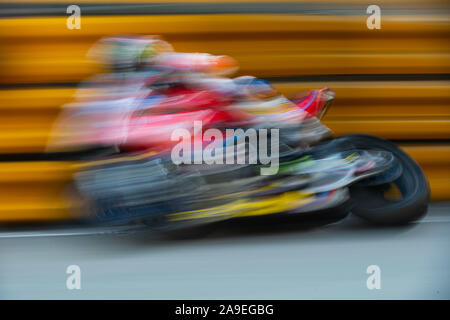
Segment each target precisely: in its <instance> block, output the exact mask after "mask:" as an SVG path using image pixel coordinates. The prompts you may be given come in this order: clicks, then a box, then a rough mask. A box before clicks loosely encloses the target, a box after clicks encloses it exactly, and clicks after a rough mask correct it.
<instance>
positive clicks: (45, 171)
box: [0, 144, 450, 223]
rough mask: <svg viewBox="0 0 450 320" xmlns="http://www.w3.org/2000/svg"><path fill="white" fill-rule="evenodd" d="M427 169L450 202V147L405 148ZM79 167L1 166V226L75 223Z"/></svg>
mask: <svg viewBox="0 0 450 320" xmlns="http://www.w3.org/2000/svg"><path fill="white" fill-rule="evenodd" d="M404 150H405V151H406V152H408V153H409V154H410V155H411V156H413V157H414V158H415V159H416V161H417V162H418V163H419V164H420V165H421V166H422V167H423V168H424V171H425V173H426V174H427V177H428V179H429V182H430V186H431V198H432V199H433V200H447V199H449V198H450V166H449V162H450V144H441V145H438V144H435V145H405V146H404ZM75 168H76V163H72V162H18V163H15V162H12V163H8V162H3V163H0V223H7V222H21V221H51V220H60V219H71V218H73V217H74V215H73V213H74V211H73V210H75V208H76V207H77V206H78V205H79V203H77V202H76V201H74V200H72V199H70V197H68V195H69V194H70V193H69V189H68V185H69V183H70V181H71V177H72V174H73V173H74V171H75Z"/></svg>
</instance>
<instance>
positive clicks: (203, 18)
mask: <svg viewBox="0 0 450 320" xmlns="http://www.w3.org/2000/svg"><path fill="white" fill-rule="evenodd" d="M24 2H26V1H24ZM45 2H46V3H47V4H46V5H42V4H39V1H30V4H28V5H23V6H18V5H16V6H15V5H14V4H8V7H5V10H2V12H6V13H5V14H3V15H2V17H3V18H2V19H1V20H0V43H1V44H0V50H1V55H2V58H1V59H0V70H1V74H0V82H1V83H2V91H1V94H0V113H1V126H0V152H1V153H2V154H3V155H2V158H3V159H4V160H6V161H5V162H3V163H2V164H1V166H2V170H4V172H10V171H11V172H17V174H19V172H20V170H22V171H21V172H22V173H20V175H21V177H23V178H20V179H17V180H15V179H14V178H13V177H11V178H10V179H3V180H2V182H1V188H2V190H9V192H8V193H7V195H6V193H4V192H2V194H4V198H5V199H4V200H5V201H4V202H2V205H1V206H0V211H1V212H2V214H1V215H0V219H2V220H8V221H11V220H15V219H17V220H24V219H33V220H36V219H38V220H39V219H40V218H42V219H49V218H55V219H59V218H62V217H68V215H67V211H66V209H64V208H69V207H70V206H71V205H72V204H70V203H66V201H65V200H63V197H62V196H61V194H63V193H64V191H63V190H64V187H63V186H64V184H65V183H66V182H67V181H68V180H70V173H71V170H70V165H69V164H66V163H61V167H62V168H67V169H61V170H66V171H65V173H64V174H62V176H64V177H61V180H58V179H56V178H55V179H47V177H45V175H44V174H41V172H43V171H41V170H45V169H43V167H45V166H47V164H46V163H45V162H43V163H41V162H17V163H16V162H11V161H12V160H14V161H23V159H26V160H27V161H28V160H30V159H31V160H33V159H34V160H54V158H49V156H48V155H42V152H43V151H44V150H45V146H46V144H47V141H48V138H49V134H50V131H51V128H52V124H53V122H54V121H55V119H56V117H57V115H58V112H59V108H60V107H61V106H62V105H64V104H66V103H68V102H71V101H73V100H72V99H73V94H74V92H75V89H74V86H75V85H76V84H77V83H78V82H79V81H82V80H84V79H86V78H87V77H89V76H91V75H93V74H96V73H98V72H100V71H101V69H99V67H98V66H97V65H96V64H94V63H92V62H91V61H90V60H89V59H87V57H86V53H87V51H88V50H89V48H90V47H91V46H92V44H93V43H94V42H95V41H97V40H98V39H100V38H101V37H103V36H105V35H111V34H124V33H127V34H136V33H137V34H147V33H151V34H154V33H158V34H161V35H162V36H164V38H165V39H167V40H168V41H170V42H171V43H172V44H173V46H174V48H175V49H176V50H177V51H183V52H209V53H212V54H227V55H230V56H233V57H234V58H235V59H236V60H237V61H238V63H239V65H240V71H239V72H240V73H241V74H254V75H256V76H264V77H270V78H271V80H272V82H273V83H274V86H275V87H276V88H277V89H278V90H279V91H280V92H281V93H283V94H285V95H290V94H291V93H293V92H296V91H302V90H311V89H313V88H317V87H321V86H325V85H326V86H328V87H330V88H332V89H334V90H335V91H336V95H337V99H336V102H335V106H334V108H332V109H331V110H330V112H329V113H328V114H327V115H326V117H325V119H324V123H325V124H326V125H327V126H329V127H330V128H331V129H332V130H333V131H334V132H335V133H336V134H337V135H342V134H347V133H350V132H366V133H370V134H376V135H378V136H381V137H384V138H389V139H394V140H395V139H399V140H403V142H402V143H403V144H402V145H404V146H405V148H406V149H405V150H407V151H408V152H410V153H411V154H412V155H413V156H415V157H416V160H417V161H418V162H419V163H420V164H421V165H422V166H424V169H425V171H426V173H427V175H428V178H429V180H430V184H431V189H432V197H433V198H434V199H436V200H441V199H450V193H449V191H448V190H450V188H449V185H450V172H449V166H448V163H449V156H448V153H447V152H446V150H447V149H448V148H449V144H448V141H447V140H448V139H449V138H450V132H449V129H448V128H450V125H449V120H450V114H449V110H450V109H449V108H448V103H449V100H450V97H449V94H448V92H449V90H448V87H449V84H450V81H449V78H448V74H449V59H448V57H449V53H450V50H449V49H450V47H449V45H448V43H449V42H448V41H447V40H448V36H449V33H450V27H449V7H448V3H447V2H446V1H427V2H422V1H381V2H379V3H380V6H381V9H382V18H381V29H380V30H368V29H367V27H366V19H367V16H368V15H367V14H366V13H365V9H366V3H365V2H363V1H358V0H352V1H345V2H343V1H318V2H316V4H311V3H302V2H300V1H286V2H287V3H288V4H281V5H280V4H278V3H275V2H273V1H248V3H250V4H251V5H249V6H243V5H240V4H236V3H235V2H236V1H222V2H223V3H224V5H221V6H218V5H215V4H214V3H213V2H210V1H196V2H200V3H203V7H202V6H197V7H196V6H194V5H192V4H191V3H190V2H189V1H157V2H155V3H162V4H164V3H168V2H177V3H178V2H180V4H179V5H176V6H175V7H176V8H177V9H176V10H178V11H180V12H183V10H184V12H187V13H190V14H185V15H183V14H179V12H176V14H173V15H172V14H170V12H169V11H167V12H166V13H165V14H164V10H169V9H167V8H168V7H161V6H156V7H155V6H153V7H149V6H147V9H145V10H143V9H142V8H141V9H140V10H141V12H143V14H144V15H142V13H141V15H133V16H126V15H124V14H126V12H127V10H131V9H130V6H129V4H126V3H125V4H124V3H122V5H124V6H125V9H124V7H121V13H120V14H121V16H117V15H114V14H115V13H114V12H116V14H117V10H116V11H114V10H112V8H113V6H112V4H113V3H114V4H116V5H120V1H95V2H96V3H101V4H102V6H103V7H102V6H100V7H99V6H97V9H95V10H97V11H92V10H94V9H92V8H90V7H89V6H88V4H89V2H90V1H81V2H80V3H82V4H81V8H82V12H84V13H86V16H83V17H82V28H81V29H80V30H68V29H67V28H66V27H65V26H66V13H65V8H66V6H65V2H64V1H45ZM134 2H136V3H140V4H144V5H146V3H147V5H151V4H152V3H151V2H149V1H134ZM52 3H53V4H52ZM85 3H86V7H83V4H85ZM108 3H111V4H108ZM226 3H229V5H228V7H227V5H226ZM258 4H264V6H258ZM127 5H128V6H129V7H128V9H126V6H127ZM92 7H94V6H92ZM231 7H233V9H230V8H231ZM406 7H407V9H406ZM17 8H21V10H18V9H17ZM52 8H53V9H52ZM54 8H56V9H54ZM99 8H100V9H99ZM183 8H184V9H183ZM227 8H228V9H227ZM258 8H259V9H258ZM6 9H8V10H6ZM46 10H47V11H46ZM102 10H103V11H102ZM157 10H160V12H162V13H163V14H158V15H152V14H153V13H155V12H157ZM170 10H172V9H170ZM173 10H175V9H173ZM230 10H234V11H230ZM262 10H264V11H262ZM270 10H272V12H274V13H272V14H271V13H270ZM281 11H283V12H281ZM123 12H125V13H123ZM130 12H131V11H130ZM208 12H209V13H208ZM286 12H291V14H286ZM292 12H293V13H292ZM211 13H214V14H211ZM309 13H314V14H309ZM134 14H135V13H134ZM8 15H9V16H10V17H11V18H8ZM50 16H51V17H50ZM412 144H413V147H412V146H411V145H412ZM411 150H415V151H411ZM416 150H420V154H428V153H430V154H431V155H430V156H429V160H426V163H424V160H423V159H424V158H423V157H422V156H419V155H418V152H417V151H416ZM53 166H59V164H57V163H56V162H51V163H49V164H48V167H49V168H53ZM14 170H15V171H14ZM58 170H59V169H58ZM44 172H45V171H44ZM35 174H38V175H39V176H41V177H43V178H40V179H41V180H36V178H35V177H34V175H35ZM36 181H45V183H39V186H40V187H39V188H36V185H37V182H36ZM16 199H17V200H16ZM18 199H21V201H18ZM11 208H16V209H15V210H11Z"/></svg>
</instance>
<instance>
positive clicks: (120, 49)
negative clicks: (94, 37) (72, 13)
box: [89, 36, 173, 72]
mask: <svg viewBox="0 0 450 320" xmlns="http://www.w3.org/2000/svg"><path fill="white" fill-rule="evenodd" d="M172 51H173V48H172V46H171V45H170V44H169V43H167V42H166V41H164V40H162V39H161V38H159V37H157V36H116V37H106V38H103V39H101V40H100V41H99V42H98V43H97V44H96V45H95V46H94V48H93V49H92V50H91V51H90V52H89V56H90V57H93V58H94V59H96V60H97V61H99V62H100V63H101V64H102V65H103V66H105V67H106V68H108V69H110V70H111V71H112V72H130V71H137V70H140V69H142V68H144V67H148V66H150V65H151V64H152V62H153V61H154V59H155V57H156V56H157V55H158V54H159V53H162V52H172Z"/></svg>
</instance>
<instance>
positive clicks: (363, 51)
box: [0, 14, 450, 83]
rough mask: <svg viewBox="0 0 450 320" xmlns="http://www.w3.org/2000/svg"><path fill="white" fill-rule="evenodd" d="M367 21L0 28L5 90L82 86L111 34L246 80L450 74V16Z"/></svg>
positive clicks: (209, 19) (97, 22)
mask: <svg viewBox="0 0 450 320" xmlns="http://www.w3.org/2000/svg"><path fill="white" fill-rule="evenodd" d="M366 19H367V16H320V15H294V14H211V15H207V14H206V15H154V16H108V17H95V16H92V17H91V16H87V17H83V20H82V21H83V27H82V28H81V29H80V30H69V29H68V28H67V27H66V17H51V18H15V19H1V20H0V43H2V46H1V49H2V55H3V59H1V60H0V70H2V71H1V72H2V74H3V76H2V77H1V78H0V81H1V82H2V83H19V82H26V83H30V82H61V81H62V82H64V81H66V82H67V81H80V80H83V79H85V78H86V77H88V76H90V75H92V74H94V73H96V72H98V71H99V69H98V67H97V66H96V65H95V64H94V63H92V62H91V61H89V60H88V59H87V58H86V52H87V50H88V49H89V47H90V46H91V45H92V44H93V43H94V42H95V41H96V40H98V39H99V38H101V37H102V36H105V35H112V34H143V33H144V34H160V35H163V36H164V37H165V38H166V39H167V40H169V41H170V42H171V43H173V44H174V47H175V49H176V50H178V51H185V52H191V51H200V52H211V53H214V54H228V55H231V56H233V57H235V58H236V59H237V61H238V62H239V63H240V65H241V70H240V73H241V74H247V73H249V74H254V75H256V76H264V77H267V76H296V75H313V74H349V73H350V74H393V73H407V74H410V73H449V72H450V44H449V43H448V41H447V40H448V36H449V26H450V20H449V16H448V15H432V16H428V15H411V16H395V15H385V16H383V26H382V28H381V29H380V30H369V29H368V28H367V25H366Z"/></svg>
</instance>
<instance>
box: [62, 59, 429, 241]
mask: <svg viewBox="0 0 450 320" xmlns="http://www.w3.org/2000/svg"><path fill="white" fill-rule="evenodd" d="M177 61H178V60H177ZM145 79H149V77H148V76H147V75H145ZM151 79H152V80H151V81H152V82H151V83H150V84H149V83H148V81H146V83H145V88H147V89H148V90H147V89H144V90H142V87H139V90H137V91H136V90H135V88H134V87H133V86H132V89H130V88H129V87H127V88H126V89H124V88H125V87H124V86H120V87H116V89H117V90H112V91H113V92H114V95H113V96H112V97H111V96H110V95H108V97H107V99H105V98H103V99H98V100H95V99H90V100H89V102H83V104H82V105H83V108H76V106H75V107H74V108H69V112H68V114H69V116H67V114H66V115H65V116H64V117H63V119H64V120H65V122H63V125H62V127H64V128H65V129H66V130H67V129H68V128H69V131H70V134H69V136H70V138H71V140H70V143H72V144H73V143H74V141H75V142H76V143H79V142H80V141H83V144H84V145H89V146H101V150H107V152H104V153H102V154H98V153H96V154H95V155H94V156H91V157H90V158H89V159H88V161H85V162H84V163H83V164H81V165H80V167H79V169H78V171H77V173H76V174H75V175H74V185H75V190H76V193H77V194H78V195H79V197H80V198H81V199H82V203H83V206H82V207H81V210H79V212H78V216H79V217H80V218H82V219H85V220H88V221H90V222H93V223H95V224H98V225H123V224H130V223H136V222H137V223H143V224H145V225H147V226H148V228H149V229H151V230H154V231H160V232H165V233H173V232H175V233H177V232H180V231H185V230H195V229H196V228H198V227H207V228H209V227H210V226H212V225H213V224H214V223H217V222H222V221H236V222H239V221H248V220H249V219H250V220H253V221H255V219H258V220H260V221H267V222H268V223H270V222H271V221H272V220H274V219H275V220H276V219H279V220H280V219H281V220H286V221H289V220H291V219H294V218H296V217H319V216H330V215H331V216H333V217H334V218H335V220H336V218H337V219H342V218H343V217H345V216H346V215H347V214H348V213H349V212H351V213H353V214H355V215H357V216H359V217H361V218H363V219H365V220H367V221H369V222H371V223H375V224H382V225H395V224H405V223H409V222H411V221H414V220H416V219H419V218H420V217H422V216H423V215H424V214H426V211H427V207H428V203H429V194H430V191H429V186H428V182H427V179H426V177H425V175H424V173H423V171H422V170H421V168H420V167H419V166H418V165H417V163H416V162H415V161H414V160H413V159H412V158H411V157H410V156H408V155H407V154H406V153H405V152H404V151H403V150H401V149H400V148H398V147H397V146H396V145H395V144H394V143H392V142H390V141H386V140H383V139H380V138H377V137H374V136H369V135H360V134H353V135H346V136H341V137H338V138H333V137H332V134H331V131H330V130H329V129H328V128H327V127H326V126H324V125H323V124H322V123H321V122H320V120H321V119H322V118H323V116H324V115H325V113H326V111H327V110H328V109H329V108H330V106H331V103H332V102H333V100H334V98H335V94H334V92H333V91H332V90H330V89H328V88H322V89H318V90H314V91H311V92H309V93H307V94H303V95H295V96H294V97H292V98H291V99H287V98H285V97H284V96H282V95H281V94H279V93H278V92H276V90H275V89H274V88H273V87H272V86H271V85H270V83H268V82H267V81H264V80H262V79H257V78H254V77H239V78H235V79H232V80H230V79H208V82H214V81H218V82H219V85H214V86H209V87H208V86H206V87H205V86H201V87H198V86H195V85H194V86H189V85H184V84H180V83H176V84H175V85H173V83H167V82H164V81H160V82H159V83H158V80H157V77H152V78H151ZM155 79H156V80H155ZM222 82H223V83H224V84H226V85H222ZM136 83H138V84H139V83H142V81H136ZM230 83H231V84H232V86H231V87H233V90H231V91H230V90H228V89H229V87H230ZM134 84H135V82H133V85H134ZM224 87H225V88H228V89H226V90H222V89H223V88H224ZM237 87H238V88H239V90H236V88H237ZM217 88H219V90H218V89H217ZM120 90H122V91H124V92H125V94H122V95H121V96H120V98H118V97H117V95H116V93H117V92H116V91H120ZM249 91H251V94H249ZM130 92H131V94H130V95H127V94H128V93H130ZM136 92H138V93H136ZM230 92H233V94H231V93H230ZM236 92H238V93H237V94H236ZM74 110H75V111H74ZM196 122H197V123H198V122H201V128H200V129H199V128H197V127H196V125H195V123H196ZM74 124H75V125H74ZM274 128H276V129H277V130H276V131H272V130H273V129H274ZM176 129H178V130H179V129H182V130H184V131H183V132H184V133H185V134H184V136H185V138H187V140H188V141H189V142H190V143H193V144H194V146H195V145H197V146H200V148H199V149H195V148H194V151H193V152H191V149H190V148H191V147H190V146H191V145H189V152H186V149H183V159H184V160H188V161H185V162H182V163H176V161H174V157H173V150H174V147H175V146H176V145H178V144H179V143H180V141H179V140H177V139H172V138H173V132H174V130H176ZM209 129H214V130H216V131H214V132H215V133H216V135H215V136H214V140H212V139H209V142H211V141H213V142H214V146H215V148H214V149H213V151H212V153H214V159H215V160H216V161H212V162H209V163H204V162H196V161H195V159H196V158H197V156H198V153H199V152H200V153H202V154H203V153H204V152H205V150H207V149H208V148H209V147H210V145H208V144H205V142H204V141H203V137H204V136H205V134H206V133H207V131H208V130H209ZM229 129H233V130H234V131H233V134H232V135H230V136H228V135H226V134H225V132H226V131H227V130H229ZM250 129H254V130H261V132H264V133H265V134H266V135H265V136H256V138H255V139H253V140H252V139H251V138H249V136H248V135H247V133H248V132H249V131H246V130H250ZM222 133H223V134H222ZM262 138H265V140H266V146H269V147H268V150H266V155H265V156H264V155H262V154H261V153H260V152H258V151H259V150H258V147H261V144H260V141H262V140H261V139H262ZM274 142H275V144H274ZM239 143H240V144H239ZM274 146H276V147H274ZM211 150H212V149H211V148H209V151H210V155H211V154H212V153H211ZM228 150H233V153H232V157H233V158H232V159H231V160H232V161H228V160H230V159H229V158H227V157H228ZM185 153H186V154H185ZM269 153H271V156H272V157H268V154H269ZM255 154H256V157H253V156H254V155H255ZM274 154H275V158H276V159H275V158H274V157H273V155H274ZM225 155H226V156H225ZM252 157H253V161H249V160H250V159H251V158H252ZM237 159H241V161H239V160H237ZM236 160H237V161H236ZM267 160H276V162H277V166H278V168H277V170H276V172H275V174H268V175H265V174H261V173H262V172H263V170H265V169H269V167H270V166H272V164H273V163H271V162H270V161H267Z"/></svg>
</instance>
